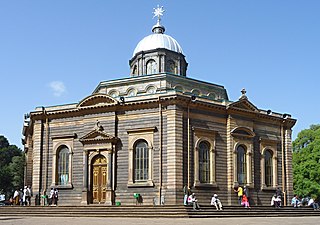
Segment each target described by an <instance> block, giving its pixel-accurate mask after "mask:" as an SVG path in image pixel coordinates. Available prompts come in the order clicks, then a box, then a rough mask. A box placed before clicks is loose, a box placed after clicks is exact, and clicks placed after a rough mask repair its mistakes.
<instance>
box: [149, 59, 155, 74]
mask: <svg viewBox="0 0 320 225" xmlns="http://www.w3.org/2000/svg"><path fill="white" fill-rule="evenodd" d="M155 73H157V64H156V61H154V60H153V59H152V60H149V61H148V62H147V74H155Z"/></svg>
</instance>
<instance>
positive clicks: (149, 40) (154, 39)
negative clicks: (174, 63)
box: [133, 33, 183, 56]
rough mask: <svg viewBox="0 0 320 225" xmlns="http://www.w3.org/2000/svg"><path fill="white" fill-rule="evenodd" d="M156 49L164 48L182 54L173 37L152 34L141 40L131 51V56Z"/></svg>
mask: <svg viewBox="0 0 320 225" xmlns="http://www.w3.org/2000/svg"><path fill="white" fill-rule="evenodd" d="M157 48H165V49H168V50H171V51H174V52H177V53H181V54H183V52H182V48H181V46H180V45H179V43H178V42H177V41H176V40H175V39H174V38H173V37H171V36H169V35H166V34H163V33H153V34H150V35H149V36H147V37H145V38H143V39H142V40H141V41H140V42H139V43H138V45H137V47H136V48H135V49H134V51H133V56H135V55H136V54H137V53H138V52H141V51H148V50H153V49H157Z"/></svg>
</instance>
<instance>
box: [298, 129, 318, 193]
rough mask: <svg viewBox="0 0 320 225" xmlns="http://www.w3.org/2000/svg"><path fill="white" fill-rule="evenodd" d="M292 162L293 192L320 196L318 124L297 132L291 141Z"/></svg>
mask: <svg viewBox="0 0 320 225" xmlns="http://www.w3.org/2000/svg"><path fill="white" fill-rule="evenodd" d="M292 163H293V189H294V191H295V193H296V194H297V195H299V196H309V197H310V196H317V197H320V125H311V126H310V129H305V130H302V131H301V132H299V134H298V137H297V138H296V140H294V142H293V160H292Z"/></svg>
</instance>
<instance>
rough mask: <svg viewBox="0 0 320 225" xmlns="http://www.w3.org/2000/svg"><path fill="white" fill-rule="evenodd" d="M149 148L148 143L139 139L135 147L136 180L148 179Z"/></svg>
mask: <svg viewBox="0 0 320 225" xmlns="http://www.w3.org/2000/svg"><path fill="white" fill-rule="evenodd" d="M148 173H149V150H148V144H147V143H146V142H145V141H143V140H139V141H138V142H137V143H136V144H135V147H134V181H135V182H137V181H138V182H141V181H148Z"/></svg>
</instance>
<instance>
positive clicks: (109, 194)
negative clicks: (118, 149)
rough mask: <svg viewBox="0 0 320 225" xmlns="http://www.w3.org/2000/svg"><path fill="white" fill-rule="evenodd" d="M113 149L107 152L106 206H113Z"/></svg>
mask: <svg viewBox="0 0 320 225" xmlns="http://www.w3.org/2000/svg"><path fill="white" fill-rule="evenodd" d="M112 164H113V162H112V149H111V150H108V152H107V173H108V174H107V184H106V201H105V204H106V205H112V204H113V190H112Z"/></svg>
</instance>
